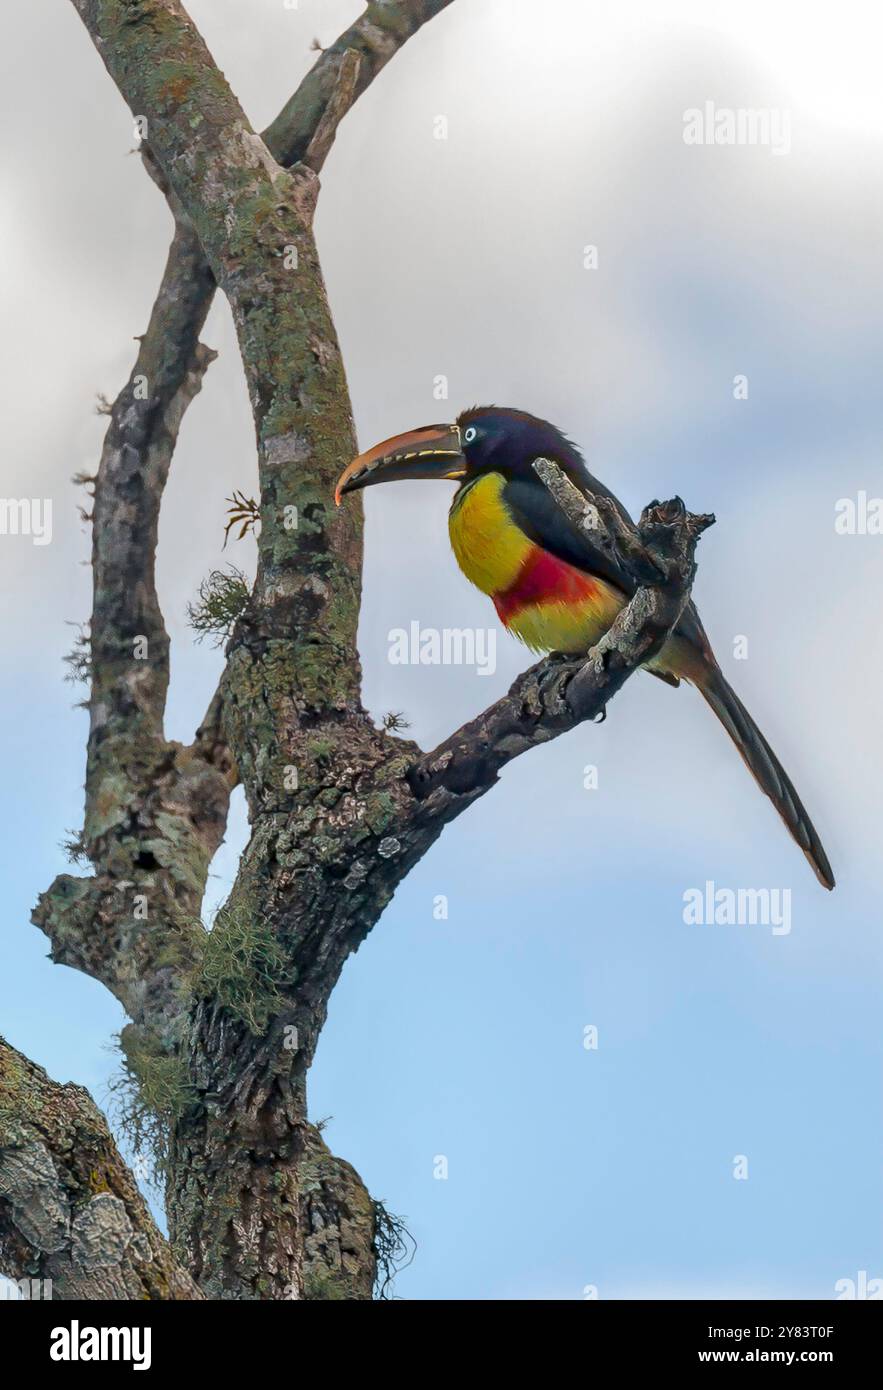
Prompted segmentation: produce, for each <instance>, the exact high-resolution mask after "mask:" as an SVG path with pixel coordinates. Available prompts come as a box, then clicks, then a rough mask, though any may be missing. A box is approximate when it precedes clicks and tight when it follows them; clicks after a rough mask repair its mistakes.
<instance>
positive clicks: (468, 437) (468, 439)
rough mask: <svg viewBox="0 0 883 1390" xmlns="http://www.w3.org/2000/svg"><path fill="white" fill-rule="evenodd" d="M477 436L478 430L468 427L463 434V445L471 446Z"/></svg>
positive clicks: (472, 426) (471, 426)
mask: <svg viewBox="0 0 883 1390" xmlns="http://www.w3.org/2000/svg"><path fill="white" fill-rule="evenodd" d="M477 434H478V430H477V429H476V428H475V426H474V425H470V426H469V428H468V429H467V430H466V431H465V432H464V434H463V443H464V444H471V443H472V441H473V439H474V438H475V436H476V435H477Z"/></svg>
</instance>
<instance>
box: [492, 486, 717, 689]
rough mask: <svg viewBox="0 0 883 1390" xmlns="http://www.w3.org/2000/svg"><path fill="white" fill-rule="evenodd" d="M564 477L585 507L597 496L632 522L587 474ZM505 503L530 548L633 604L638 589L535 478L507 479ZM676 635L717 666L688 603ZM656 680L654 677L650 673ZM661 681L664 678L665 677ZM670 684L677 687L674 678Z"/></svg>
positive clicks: (618, 503)
mask: <svg viewBox="0 0 883 1390" xmlns="http://www.w3.org/2000/svg"><path fill="white" fill-rule="evenodd" d="M567 475H568V477H569V478H570V481H571V482H572V483H573V484H574V485H575V486H576V487H578V488H579V490H580V492H582V493H583V495H584V496H585V497H586V498H588V500H589V501H591V500H592V497H593V496H598V495H600V496H602V497H606V498H609V500H610V501H612V502H614V503H615V504H616V506H617V508H618V510H619V512H620V514H621V515H622V516H623V517H624V518H626V519H627V520H628V521H631V520H632V518H631V517H630V516H629V513H628V512H627V510H626V509H625V507H624V506H623V505H622V503H621V502H620V501H619V499H618V497H616V496H615V495H614V494H613V493H612V492H611V491H610V489H609V488H607V487H605V486H604V484H603V483H602V482H599V480H598V479H597V478H594V477H593V476H592V474H591V473H589V472H588V470H587V469H586V470H585V472H584V475H582V476H580V477H574V475H573V473H572V472H571V470H569V469H568V470H567ZM503 500H504V502H505V504H506V506H507V507H508V509H509V512H510V515H511V516H512V519H513V521H514V522H515V524H516V525H517V526H519V527H520V528H521V530H522V531H523V532H524V534H525V535H526V536H527V537H528V538H529V539H530V540H532V541H533V543H534V545H539V546H542V548H543V550H548V551H549V552H550V553H551V554H552V555H556V556H557V557H558V559H559V560H565V561H566V562H567V563H568V564H569V565H573V566H574V568H576V569H579V570H583V571H584V572H585V573H586V574H592V575H595V576H596V577H597V578H599V579H605V580H607V582H608V583H609V584H613V585H615V586H616V587H617V588H618V589H621V590H622V592H623V593H624V594H626V595H627V596H628V597H629V598H631V596H632V594H633V593H634V592H635V589H636V588H637V585H636V583H635V581H634V579H633V578H632V576H631V575H630V574H629V572H628V571H627V570H626V568H625V566H624V565H623V564H622V563H621V562H620V560H619V558H618V557H617V556H616V555H612V554H610V552H609V551H607V550H605V549H603V548H602V547H601V546H600V545H598V543H597V542H596V541H595V540H594V539H593V537H592V533H591V531H584V530H582V529H581V528H580V527H578V526H576V525H575V524H574V523H573V522H572V521H571V520H570V518H569V517H568V516H567V515H565V513H564V512H563V511H562V510H561V508H560V507H559V506H558V503H557V502H556V501H555V498H554V497H553V496H552V493H551V492H550V491H549V489H548V488H547V487H546V486H545V485H544V484H543V483H542V481H541V479H540V478H539V477H537V478H536V480H535V481H534V479H533V478H511V479H509V480H508V481H507V483H506V485H505V487H504V489H503ZM632 524H634V523H632ZM675 632H676V633H677V634H678V636H680V637H683V638H684V639H685V640H686V641H687V642H688V643H689V645H690V646H691V647H694V648H695V649H696V652H697V655H699V656H700V658H701V659H703V660H705V661H708V662H710V663H712V664H716V663H715V661H714V656H713V654H712V651H711V644H710V643H709V640H708V637H707V635H706V632H705V629H704V628H703V626H702V621H701V619H700V617H699V614H698V612H697V611H696V607H695V604H694V603H693V602H692V600H691V601H690V602H689V603H688V604H687V606H686V607H685V608H684V611H683V613H682V614H681V617H680V619H679V621H678V624H677V627H676V628H675ZM655 674H657V673H656V672H654V675H655ZM662 679H663V680H664V679H666V677H665V676H663V677H662ZM673 683H676V678H675V681H674V682H673Z"/></svg>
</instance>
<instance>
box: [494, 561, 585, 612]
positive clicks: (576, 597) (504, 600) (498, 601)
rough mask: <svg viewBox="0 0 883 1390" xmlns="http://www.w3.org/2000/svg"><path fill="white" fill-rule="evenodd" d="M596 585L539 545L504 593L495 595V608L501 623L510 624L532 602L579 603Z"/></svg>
mask: <svg viewBox="0 0 883 1390" xmlns="http://www.w3.org/2000/svg"><path fill="white" fill-rule="evenodd" d="M596 589H597V585H596V583H595V581H594V579H593V578H592V577H591V575H589V574H584V573H583V571H582V570H578V569H575V568H574V567H573V565H569V564H568V563H567V561H566V560H559V559H558V558H557V557H556V556H555V555H551V554H550V553H549V551H548V550H542V549H541V548H540V547H539V546H538V545H535V546H533V547H532V548H531V550H530V553H529V554H528V556H527V558H526V560H525V562H524V564H523V565H522V567H521V570H520V572H519V575H518V578H517V579H516V581H515V583H514V584H513V585H512V586H511V588H509V589H506V590H505V592H503V593H499V594H494V596H493V597H494V607H495V608H496V610H497V612H498V614H499V615H500V620H501V622H503V623H509V622H510V621H511V620H512V618H514V617H515V616H516V614H518V613H520V612H521V611H522V609H524V608H528V607H530V606H531V604H541V603H564V604H570V603H579V602H580V600H582V599H585V598H588V596H589V595H590V594H592V593H594V592H595V591H596Z"/></svg>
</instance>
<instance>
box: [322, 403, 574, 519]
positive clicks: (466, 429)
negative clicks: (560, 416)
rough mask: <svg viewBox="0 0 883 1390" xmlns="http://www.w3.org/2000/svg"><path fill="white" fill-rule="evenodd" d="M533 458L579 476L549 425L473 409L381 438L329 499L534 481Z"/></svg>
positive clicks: (502, 410)
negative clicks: (391, 486) (409, 485)
mask: <svg viewBox="0 0 883 1390" xmlns="http://www.w3.org/2000/svg"><path fill="white" fill-rule="evenodd" d="M535 458H551V459H553V460H554V461H555V462H556V463H559V464H560V465H561V466H562V467H563V468H564V470H565V471H566V472H568V473H571V474H573V475H576V476H578V475H579V474H580V472H581V471H582V468H583V462H582V458H581V456H580V453H579V451H578V450H577V449H576V447H575V446H574V445H573V444H571V443H570V441H569V440H568V439H566V438H565V436H564V435H563V434H562V433H561V431H560V430H558V429H556V428H555V426H554V425H551V424H549V422H548V420H541V419H539V417H538V416H536V415H528V413H527V412H526V411H524V410H510V409H508V408H507V407H505V406H496V405H487V406H473V407H472V409H471V410H464V411H463V413H462V414H461V415H458V417H457V419H456V422H455V423H454V424H452V425H424V426H422V427H421V428H420V429H416V430H409V431H408V432H407V433H405V434H397V435H394V436H393V438H392V439H384V440H383V442H382V443H381V444H376V445H375V446H374V448H373V449H368V450H367V452H366V453H364V454H360V455H359V456H358V458H355V459H353V461H352V463H351V464H349V465H348V467H347V468H345V469H344V471H343V473H342V474H341V475H340V478H339V479H338V481H337V487H336V489H335V493H334V498H335V501H336V502H337V503H338V504H339V503H340V499H341V497H343V495H344V493H347V492H356V491H358V490H359V489H360V488H364V487H371V486H372V484H374V483H391V482H400V481H408V480H410V479H418V478H431V479H450V480H455V481H457V482H460V483H467V482H471V481H472V480H473V479H475V478H477V477H480V476H481V474H482V473H502V474H503V475H504V477H507V478H512V477H519V476H523V477H529V478H530V477H533V476H534V475H533V473H532V471H531V464H532V462H533V460H534V459H535Z"/></svg>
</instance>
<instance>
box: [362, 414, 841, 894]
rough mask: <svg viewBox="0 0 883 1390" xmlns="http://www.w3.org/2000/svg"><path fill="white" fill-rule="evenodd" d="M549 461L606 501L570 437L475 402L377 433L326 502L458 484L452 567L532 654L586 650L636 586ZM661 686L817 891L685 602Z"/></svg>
mask: <svg viewBox="0 0 883 1390" xmlns="http://www.w3.org/2000/svg"><path fill="white" fill-rule="evenodd" d="M539 458H544V459H550V460H551V461H552V462H554V463H556V464H557V465H558V467H559V468H560V469H561V470H562V472H563V473H564V475H565V476H566V477H567V478H568V479H569V481H570V482H571V483H573V484H574V485H575V486H576V487H577V488H578V489H579V490H580V492H581V493H582V494H583V495H584V496H585V497H586V499H587V500H589V501H591V500H592V498H593V497H602V498H608V499H610V501H611V502H612V503H613V504H614V505H615V506H617V507H618V508H619V510H620V511H621V512H622V513H624V514H625V515H626V516H628V513H627V512H626V511H625V508H624V507H623V506H622V503H621V502H619V501H618V499H617V498H616V497H614V495H613V493H612V492H611V491H610V489H609V488H607V487H605V486H604V484H603V483H601V482H599V480H598V479H597V478H595V477H593V476H592V474H591V473H590V472H589V470H588V468H587V467H586V464H585V462H584V460H583V457H582V455H581V453H580V452H579V450H578V449H577V448H576V446H575V445H574V444H572V443H571V441H570V440H569V439H568V438H567V437H566V436H565V435H564V434H562V432H561V431H560V430H558V429H556V428H555V426H554V425H551V424H550V423H549V422H548V421H547V420H541V419H539V418H538V417H537V416H535V415H530V414H528V413H527V412H526V411H524V410H512V409H506V408H503V407H500V406H475V407H473V408H472V409H471V410H466V411H464V412H463V413H462V414H461V415H459V416H458V418H457V420H456V423H455V424H452V425H425V426H423V427H422V428H420V429H416V430H410V431H409V432H408V433H406V434H399V435H396V436H394V437H393V438H392V439H385V440H384V441H383V442H382V443H381V444H377V445H375V447H374V448H373V449H369V450H368V451H367V453H364V454H360V455H359V457H358V458H356V459H354V460H353V461H352V463H350V464H349V466H348V467H347V468H346V469H345V470H344V472H343V473H342V474H341V476H340V478H339V480H338V483H337V488H336V490H335V501H336V502H337V503H338V505H339V504H340V500H341V498H342V497H343V495H344V494H345V493H349V492H355V491H356V490H357V489H359V488H365V487H370V486H372V485H373V484H375V483H387V482H392V481H394V480H410V479H412V478H429V479H433V478H434V479H445V478H446V479H451V480H454V481H456V482H457V483H458V487H457V490H456V492H455V494H454V498H453V502H452V504H451V510H450V514H449V519H448V530H449V534H450V538H451V545H452V547H453V550H454V555H455V556H456V559H457V563H458V564H459V566H460V568H461V570H462V571H463V573H464V574H465V575H466V578H467V579H469V580H471V582H472V583H473V584H475V585H476V586H477V587H478V588H479V589H480V590H481V591H482V593H484V594H488V595H489V596H490V598H491V599H492V600H493V603H494V607H495V608H496V610H497V613H498V615H499V617H500V620H501V622H502V623H503V624H504V625H505V627H506V628H507V629H508V630H509V631H510V632H511V633H513V634H514V635H515V636H516V637H517V638H519V639H520V640H521V641H522V642H523V643H524V644H525V645H526V646H527V647H529V648H530V649H531V650H532V651H535V652H562V653H571V654H575V653H586V652H588V651H589V649H590V648H591V647H592V646H593V645H594V644H595V643H596V642H597V641H598V639H599V638H600V637H601V636H602V634H603V633H604V632H606V630H607V629H608V628H609V627H610V626H611V624H612V623H613V621H614V619H615V617H616V615H617V613H618V612H619V611H620V609H621V608H622V607H623V606H624V605H625V604H626V603H627V602H628V600H629V598H630V597H631V595H632V594H634V592H635V589H636V587H637V584H636V581H635V579H634V577H633V576H632V575H631V574H630V573H629V571H628V568H627V565H626V563H625V561H624V560H622V559H621V558H619V557H618V556H617V555H616V554H614V553H612V551H611V550H610V549H608V548H604V547H602V546H601V545H600V544H599V543H598V542H597V541H596V540H593V536H592V532H591V531H590V530H585V529H583V528H582V527H580V526H579V525H577V524H576V523H575V522H574V521H572V520H571V519H570V517H569V516H567V515H566V513H565V512H564V511H563V510H562V508H561V507H560V506H559V504H558V502H557V501H556V500H555V497H554V496H553V494H552V492H551V491H550V489H549V488H547V487H546V485H545V483H544V482H543V480H542V479H541V478H540V476H539V475H538V474H537V472H536V470H535V469H534V467H533V463H534V461H535V460H536V459H539ZM646 669H648V670H649V671H650V672H651V673H652V674H653V675H654V676H658V677H659V678H660V679H661V680H664V681H666V682H667V683H668V684H670V685H679V684H680V682H681V681H682V680H685V681H688V682H689V683H690V684H692V685H694V686H695V687H696V689H697V690H698V691H699V692H700V694H701V695H703V696H704V698H705V700H706V701H707V702H708V704H709V705H710V706H711V708H712V710H713V711H714V713H715V714H716V715H717V717H718V719H719V720H720V722H721V723H722V724H723V726H724V728H725V729H726V731H727V733H728V734H729V735H730V738H731V739H732V740H733V742H734V743H735V745H736V747H737V749H738V750H739V753H740V754H741V756H742V758H743V759H744V761H745V763H746V765H747V767H748V769H749V771H750V772H751V773H752V775H753V776H754V778H755V780H756V782H757V784H758V786H759V787H760V789H761V791H763V792H765V793H766V795H767V796H768V797H769V798H770V800H771V801H772V803H773V805H774V806H775V808H776V810H777V811H778V812H779V815H780V816H781V817H782V820H783V821H784V822H785V825H786V826H787V828H788V830H789V832H790V833H791V835H792V836H793V838H794V839H795V840H796V841H797V844H798V845H799V846H800V848H801V849H802V850H803V852H804V854H805V855H806V857H807V859H808V860H809V862H810V864H811V866H812V868H813V870H814V872H815V874H816V877H817V878H818V880H819V882H820V883H821V884H823V885H824V887H825V888H833V887H834V875H833V874H832V872H831V865H830V864H829V862H828V856H827V855H826V854H825V851H824V849H823V847H822V842H821V840H820V839H819V837H818V835H817V833H816V831H815V828H814V826H813V823H812V821H811V820H810V818H809V816H808V815H807V813H806V811H805V810H804V807H803V804H802V802H801V800H800V797H799V796H798V795H797V792H796V791H795V789H794V785H793V783H792V782H791V779H790V778H789V777H788V774H787V773H786V772H785V769H784V768H783V767H782V764H781V763H780V762H779V760H778V758H777V757H776V755H775V753H774V752H773V750H772V748H771V747H770V745H769V744H768V743H767V741H766V739H765V738H764V736H763V734H762V733H761V731H760V729H759V728H758V727H757V725H756V724H755V722H754V720H753V719H752V717H751V715H750V714H749V713H748V711H747V709H746V708H745V706H744V705H743V704H742V701H741V700H740V699H739V697H738V696H737V695H736V693H735V691H734V690H733V689H732V687H731V686H730V684H729V683H728V681H727V680H726V678H725V676H724V675H723V672H722V671H721V669H720V667H719V665H718V663H717V661H716V660H715V656H714V653H713V651H712V649H711V643H710V642H709V640H708V637H707V636H706V633H705V629H704V628H703V626H702V623H701V621H700V618H699V614H698V612H697V611H696V607H695V605H694V604H693V603H692V601H691V602H690V603H688V604H687V606H686V607H685V609H684V611H683V614H682V616H681V618H680V620H679V622H678V624H677V626H676V627H675V628H674V629H673V631H672V633H671V634H670V636H669V638H668V640H667V641H666V643H665V645H664V646H663V648H662V650H661V651H660V652H659V654H658V655H657V656H656V657H655V658H654V659H653V660H652V661H651V662H649V663H648V665H647V668H646Z"/></svg>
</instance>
